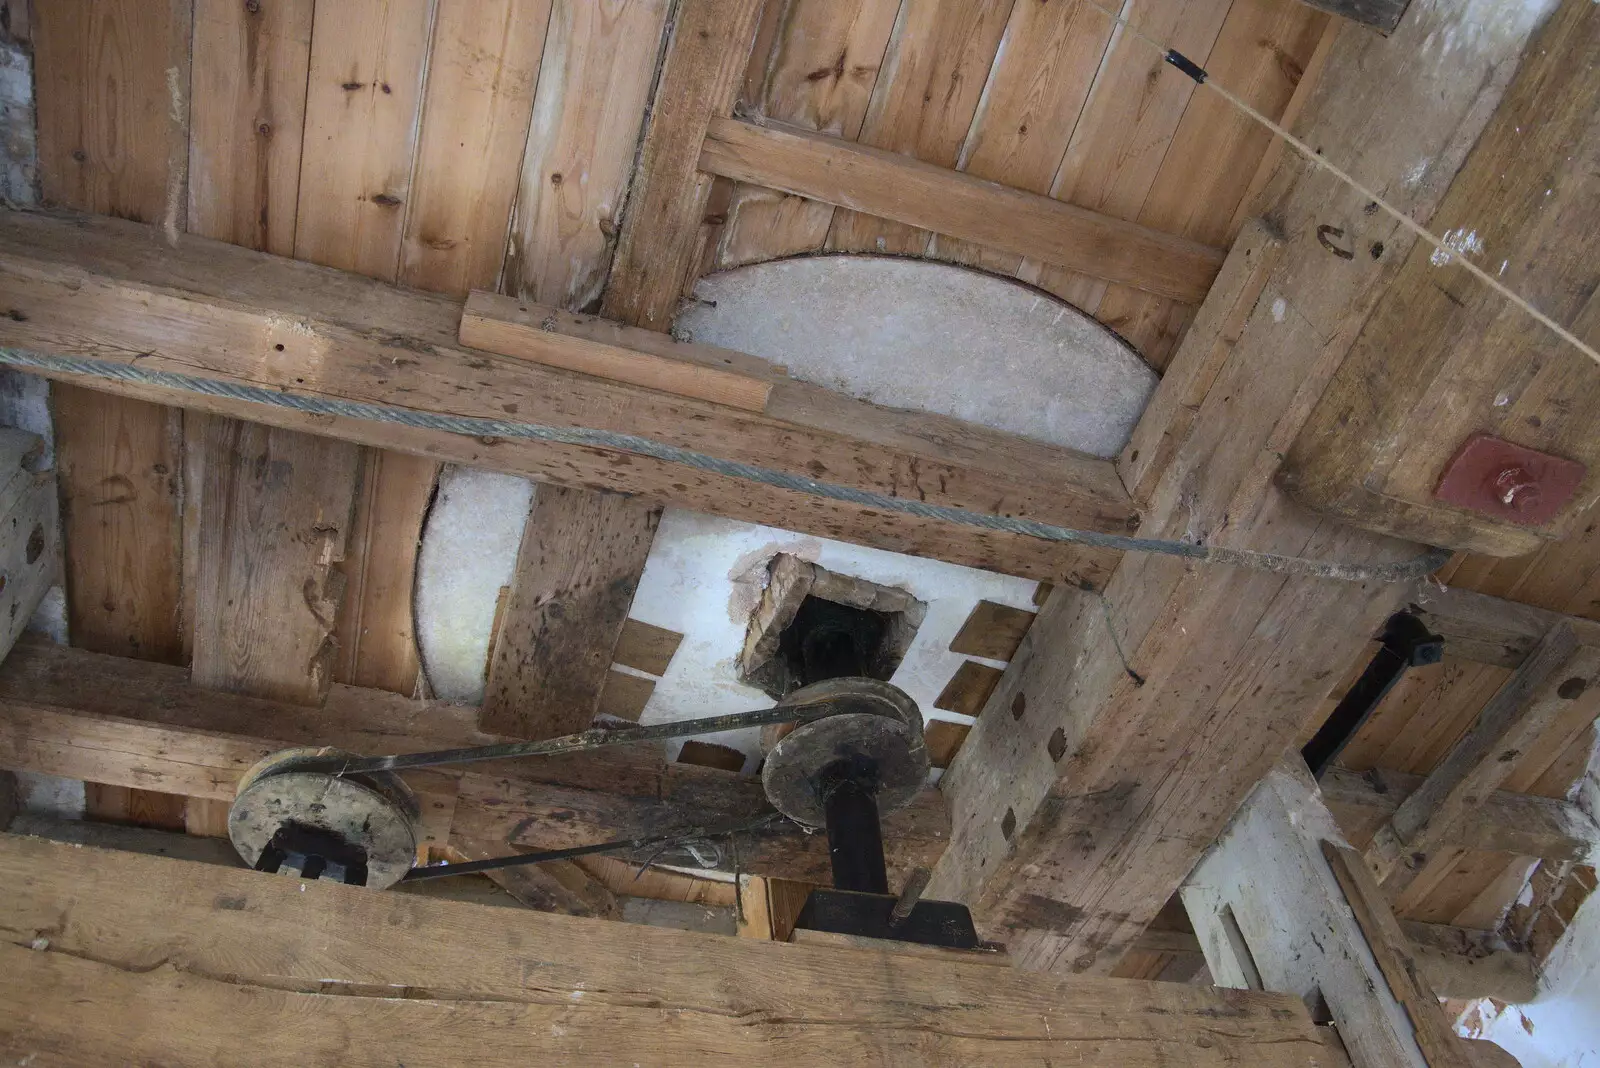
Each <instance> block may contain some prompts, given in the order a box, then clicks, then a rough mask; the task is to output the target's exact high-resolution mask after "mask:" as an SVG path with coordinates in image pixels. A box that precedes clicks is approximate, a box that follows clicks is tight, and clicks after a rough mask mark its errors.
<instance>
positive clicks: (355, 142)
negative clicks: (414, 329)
mask: <svg viewBox="0 0 1600 1068" xmlns="http://www.w3.org/2000/svg"><path fill="white" fill-rule="evenodd" d="M432 7H433V5H432V3H431V2H430V0H347V2H344V3H337V4H317V5H316V18H315V21H314V24H313V26H312V33H311V66H310V76H309V77H310V80H309V83H308V88H307V91H306V126H305V143H304V148H303V154H302V156H301V160H300V199H299V208H298V211H297V214H296V234H295V248H294V254H295V256H296V257H298V258H299V259H303V260H310V261H312V262H313V263H321V264H325V265H327V266H330V267H341V268H344V269H345V270H350V271H357V272H359V273H361V274H366V275H371V276H372V277H374V278H382V279H385V280H388V281H393V280H394V278H395V276H396V273H397V272H398V270H399V267H400V248H401V240H402V236H403V233H404V227H405V216H406V210H407V209H406V204H407V203H408V202H409V201H410V199H411V178H412V157H413V156H414V155H415V150H416V143H417V140H416V139H417V124H418V122H417V116H418V114H419V110H420V107H421V98H422V83H423V78H424V72H425V69H426V60H427V54H428V37H429V29H430V23H431V21H432Z"/></svg>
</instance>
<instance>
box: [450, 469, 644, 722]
mask: <svg viewBox="0 0 1600 1068" xmlns="http://www.w3.org/2000/svg"><path fill="white" fill-rule="evenodd" d="M660 519H661V511H660V509H659V508H656V507H654V506H652V505H651V504H650V503H649V502H647V501H642V500H639V499H637V498H632V497H623V496H620V495H617V494H614V493H594V492H591V491H587V490H572V489H564V488H562V487H559V486H548V485H547V486H540V487H538V489H537V490H536V492H535V496H534V505H533V510H532V512H531V513H530V514H529V516H528V522H527V526H526V527H525V528H524V530H523V533H522V545H521V547H520V548H519V549H518V551H517V565H516V571H515V572H514V574H513V576H512V580H511V592H510V595H509V597H508V598H507V600H506V604H505V610H504V612H503V613H502V614H501V617H500V627H499V632H498V634H497V635H496V637H495V642H494V649H493V651H492V652H491V653H490V655H489V674H488V681H487V682H486V683H485V686H484V693H483V713H482V719H481V722H482V724H483V728H484V729H485V730H488V731H492V732H494V733H496V734H506V735H510V736H512V737H516V738H530V739H539V738H554V737H557V736H558V735H562V734H572V733H575V732H577V731H581V730H584V729H585V728H587V727H588V726H589V724H590V722H591V721H592V720H593V719H594V715H595V712H596V711H598V709H599V704H600V690H601V687H602V686H603V685H604V684H605V681H606V675H607V672H608V670H609V669H610V667H611V663H612V653H613V651H614V650H615V649H616V647H617V640H618V639H619V638H620V637H621V635H622V626H623V623H624V622H626V620H627V618H628V609H629V608H630V607H632V605H633V591H634V590H636V589H637V588H638V586H639V576H640V575H641V574H642V573H643V572H644V562H645V558H646V557H647V556H648V555H649V554H650V545H651V543H652V542H653V541H654V540H655V533H656V524H657V523H658V522H660Z"/></svg>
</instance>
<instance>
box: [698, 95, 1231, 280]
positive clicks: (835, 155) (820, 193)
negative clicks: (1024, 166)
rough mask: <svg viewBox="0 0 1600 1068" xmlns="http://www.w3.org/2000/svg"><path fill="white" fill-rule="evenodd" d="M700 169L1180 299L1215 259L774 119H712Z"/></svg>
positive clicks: (1111, 221)
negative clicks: (771, 121)
mask: <svg viewBox="0 0 1600 1068" xmlns="http://www.w3.org/2000/svg"><path fill="white" fill-rule="evenodd" d="M700 169H701V170H703V171H707V172H709V173H711V174H720V175H723V176H724V177H728V178H733V179H737V180H739V181H742V182H749V183H751V184H754V185H760V186H767V187H770V188H773V189H778V190H781V191H783V192H786V193H790V194H793V195H795V196H799V197H804V198H805V199H808V200H816V201H821V202H823V203H826V204H833V205H836V206H838V207H842V208H849V209H851V210H853V211H857V212H864V213H866V214H868V215H872V216H875V217H877V218H880V219H891V220H894V221H896V222H900V223H905V224H909V225H912V226H917V227H920V228H922V229H925V230H933V231H936V232H938V233H941V234H949V235H951V236H952V237H955V238H958V239H960V240H964V241H969V242H972V243H973V244H977V245H982V246H986V247H989V248H995V249H999V250H1001V251H1003V252H1010V253H1013V254H1014V255H1017V256H1022V257H1028V258H1032V259H1037V260H1040V261H1042V262H1046V263H1050V264H1052V265H1055V266H1059V267H1066V268H1069V269H1072V270H1076V271H1079V272H1080V273H1084V274H1089V275H1093V276H1095V277H1098V278H1102V279H1105V280H1107V281H1111V282H1122V283H1126V284H1128V285H1131V286H1133V287H1135V288H1137V289H1143V290H1147V291H1150V292H1153V293H1156V294H1158V295H1161V296H1167V297H1174V298H1176V299H1178V300H1183V301H1191V302H1193V301H1198V300H1199V299H1200V298H1201V297H1203V296H1205V294H1206V291H1207V290H1208V289H1209V288H1210V286H1211V280H1212V278H1213V277H1215V275H1216V271H1217V268H1218V267H1219V266H1221V263H1222V253H1221V251H1220V250H1217V249H1213V248H1208V247H1206V246H1204V245H1200V244H1199V243H1197V242H1192V241H1188V240H1186V239H1183V238H1175V237H1172V236H1170V235H1168V234H1163V233H1160V232H1158V231H1154V230H1149V229H1147V228H1144V227H1140V226H1137V225H1135V224H1133V223H1127V222H1123V221H1122V220H1121V219H1115V218H1112V217H1110V216H1105V215H1098V214H1096V213H1094V212H1090V211H1086V210H1084V209H1082V208H1077V207H1074V206H1072V205H1070V204H1064V203H1062V202H1061V201H1058V200H1052V199H1051V198H1049V197H1045V196H1040V195H1038V194H1035V193H1029V192H1026V191H1024V190H1018V189H1013V188H1011V187H1009V186H1005V185H1002V184H1000V183H997V182H986V181H983V180H982V179H978V178H973V177H970V176H966V175H963V174H961V173H960V172H958V171H953V170H948V169H946V168H943V167H939V166H935V165H933V164H928V163H921V162H918V161H917V160H914V159H907V158H906V157H905V156H902V155H899V154H897V153H895V152H891V151H888V150H885V149H879V148H872V147H869V146H865V145H857V144H852V143H850V142H848V141H842V140H840V139H838V138H833V137H827V136H825V135H823V134H815V133H808V132H806V131H804V130H799V129H794V128H790V127H784V126H779V125H776V124H772V125H766V126H761V125H756V124H755V123H751V122H744V121H741V120H738V119H718V120H714V121H713V122H712V123H711V126H710V128H709V131H708V133H707V136H706V142H705V149H704V151H702V153H701V155H700Z"/></svg>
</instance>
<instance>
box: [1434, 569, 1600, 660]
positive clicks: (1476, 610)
mask: <svg viewBox="0 0 1600 1068" xmlns="http://www.w3.org/2000/svg"><path fill="white" fill-rule="evenodd" d="M1411 605H1412V607H1413V608H1414V609H1416V610H1417V611H1418V612H1419V613H1420V614H1421V616H1422V617H1423V620H1424V621H1425V622H1426V623H1427V625H1428V629H1429V630H1432V631H1433V632H1434V633H1435V634H1438V635H1439V636H1440V637H1442V638H1444V641H1445V650H1446V651H1447V652H1448V653H1449V654H1450V655H1451V656H1454V657H1461V658H1463V659H1466V660H1473V661H1476V662H1477V663H1480V664H1494V665H1496V666H1498V667H1508V668H1514V667H1519V666H1521V664H1522V662H1523V661H1524V660H1526V659H1528V656H1529V654H1531V653H1532V652H1533V650H1534V647H1535V646H1537V645H1538V644H1539V641H1540V639H1542V638H1543V637H1544V636H1545V635H1546V634H1548V633H1549V632H1550V631H1551V630H1552V629H1554V628H1555V627H1556V626H1557V625H1558V624H1561V623H1566V624H1567V625H1568V626H1570V627H1572V629H1573V631H1574V633H1576V634H1577V635H1578V636H1579V638H1580V640H1582V641H1583V643H1584V644H1585V645H1600V623H1595V622H1593V621H1591V620H1587V619H1579V618H1578V617H1576V616H1565V615H1562V614H1561V613H1560V612H1552V611H1550V610H1548V609H1545V608H1536V607H1534V606H1533V605H1531V604H1519V603H1518V602H1516V601H1506V600H1502V599H1501V598H1499V597H1490V596H1489V595H1487V594H1483V593H1477V592H1474V591H1473V590H1469V589H1466V588H1464V587H1460V586H1451V587H1448V588H1446V589H1440V588H1439V587H1438V585H1437V584H1435V583H1432V582H1423V583H1419V584H1418V587H1417V590H1416V591H1415V592H1414V593H1413V594H1412V600H1411Z"/></svg>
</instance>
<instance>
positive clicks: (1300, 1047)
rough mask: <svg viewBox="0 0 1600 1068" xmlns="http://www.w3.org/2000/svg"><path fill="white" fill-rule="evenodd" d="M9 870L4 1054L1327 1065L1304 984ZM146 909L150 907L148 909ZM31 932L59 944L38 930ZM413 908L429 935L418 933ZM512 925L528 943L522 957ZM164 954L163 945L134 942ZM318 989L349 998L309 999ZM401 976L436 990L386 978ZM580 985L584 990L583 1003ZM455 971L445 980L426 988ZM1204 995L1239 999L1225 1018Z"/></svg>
mask: <svg viewBox="0 0 1600 1068" xmlns="http://www.w3.org/2000/svg"><path fill="white" fill-rule="evenodd" d="M0 866H3V868H4V871H5V877H6V882H7V885H12V886H16V887H18V888H19V890H18V893H17V894H15V895H8V899H7V901H6V903H5V905H4V910H5V916H4V923H5V927H6V928H7V930H8V931H11V932H22V934H8V935H6V941H5V945H4V946H3V947H0V950H3V953H4V957H5V964H6V967H5V968H4V970H3V971H4V974H5V979H4V984H5V989H4V992H3V994H4V997H5V1000H6V1003H7V1004H8V1005H10V1006H12V1007H13V1010H14V1018H17V1019H19V1020H21V1021H24V1023H25V1026H20V1027H17V1028H14V1029H9V1030H8V1031H7V1033H6V1034H5V1035H4V1036H3V1037H0V1049H3V1050H4V1052H5V1054H6V1055H7V1056H8V1057H12V1058H13V1059H21V1058H23V1057H25V1056H27V1055H28V1054H29V1053H30V1052H37V1053H38V1054H39V1056H38V1058H37V1063H38V1064H39V1065H40V1066H41V1068H43V1066H45V1065H58V1064H69V1063H70V1064H79V1065H90V1064H93V1065H100V1064H114V1063H126V1062H127V1061H128V1060H130V1059H132V1060H136V1061H142V1062H148V1063H189V1062H192V1061H195V1060H205V1059H216V1057H218V1056H224V1057H225V1056H226V1054H225V1053H220V1052H219V1050H221V1049H222V1046H219V1045H218V1043H219V1042H221V1043H223V1045H225V1046H226V1047H228V1048H230V1049H231V1048H234V1047H235V1046H238V1047H239V1048H248V1049H250V1050H252V1054H251V1056H252V1058H254V1061H255V1063H259V1064H262V1065H263V1066H273V1065H288V1064H303V1063H305V1062H306V1061H307V1060H308V1059H310V1060H324V1061H340V1062H360V1061H361V1060H363V1059H365V1060H366V1061H367V1062H368V1063H376V1062H377V1061H378V1060H382V1061H383V1062H385V1063H389V1062H392V1061H393V1060H395V1059H396V1058H399V1059H404V1060H406V1061H407V1062H420V1063H434V1062H438V1063H444V1062H449V1061H451V1060H457V1059H459V1058H460V1057H461V1056H462V1052H463V1051H467V1053H468V1055H469V1056H470V1058H471V1059H472V1060H473V1061H474V1062H475V1063H481V1064H484V1065H488V1066H500V1065H511V1064H522V1063H526V1062H527V1060H528V1058H529V1057H530V1056H532V1057H535V1058H539V1059H544V1060H556V1061H561V1060H569V1061H584V1060H587V1061H591V1062H601V1063H630V1064H631V1063H679V1062H683V1061H688V1060H692V1061H694V1062H695V1063H702V1064H719V1065H731V1064H751V1063H759V1064H771V1065H798V1064H815V1063H818V1062H819V1061H822V1062H824V1063H841V1064H842V1063H852V1064H890V1063H900V1062H902V1061H904V1060H906V1059H908V1058H909V1059H911V1060H918V1059H925V1058H926V1059H933V1060H938V1061H946V1062H950V1063H957V1062H964V1063H983V1064H993V1065H996V1066H1010V1065H1019V1064H1024V1063H1026V1064H1030V1065H1036V1064H1039V1063H1041V1062H1042V1061H1043V1060H1045V1059H1049V1060H1052V1061H1056V1062H1060V1063H1068V1062H1070V1061H1072V1060H1075V1059H1076V1060H1082V1059H1085V1058H1088V1059H1104V1058H1111V1059H1114V1060H1115V1061H1116V1062H1117V1063H1121V1064H1126V1065H1129V1066H1130V1068H1151V1066H1154V1065H1156V1064H1160V1063H1171V1062H1173V1061H1175V1060H1182V1061H1183V1062H1184V1063H1186V1064H1191V1065H1195V1066H1196V1068H1207V1066H1213V1065H1227V1064H1237V1063H1240V1062H1241V1060H1247V1061H1248V1062H1249V1063H1252V1064H1256V1065H1260V1066H1261V1068H1289V1066H1293V1068H1308V1066H1311V1065H1315V1064H1317V1063H1319V1061H1318V1057H1319V1056H1320V1043H1319V1042H1318V1039H1317V1037H1316V1035H1315V1031H1314V1027H1313V1025H1312V1023H1311V1021H1310V1017H1309V1015H1308V1014H1307V1013H1306V1010H1305V1008H1304V1006H1303V1005H1300V1004H1299V1003H1298V1002H1297V1001H1296V999H1294V998H1293V997H1288V996H1284V995H1278V994H1260V993H1239V992H1229V991H1212V990H1206V989H1202V988H1199V987H1187V986H1181V985H1178V984H1155V983H1143V982H1135V981H1109V980H1098V979H1053V978H1046V977H1041V976H1026V975H1021V974H1017V973H1013V972H1010V971H1006V970H1001V969H997V968H990V967H974V968H970V969H968V968H964V967H961V966H954V967H952V966H951V965H950V964H949V963H948V962H945V961H936V960H926V959H923V958H920V957H914V956H906V955H902V954H898V953H888V952H878V951H868V950H859V949H850V950H845V949H832V948H828V949H824V948H813V947H808V946H791V945H777V944H773V943H769V942H763V941H758V940H754V939H736V938H720V937H715V936H709V935H701V934H695V933H691V932H685V931H673V930H666V929H661V928H654V927H643V926H636V925H627V926H624V925H619V924H609V923H605V922H602V921H596V920H591V919H583V918H579V917H568V916H551V915H545V914H540V913H533V912H523V911H518V910H510V909H490V908H483V907H481V906H477V905H472V904H467V903H463V902H454V901H444V900H428V899H416V898H411V897H408V896H406V895H398V894H373V893H370V892H366V891H363V890H361V889H359V888H356V887H345V886H339V885H334V884H330V883H321V882H317V883H304V884H302V883H299V882H297V881H294V880H285V879H268V878H265V877H263V876H261V875H260V874H258V873H255V872H248V871H236V870H230V869H226V868H218V867H212V866H208V865H196V864H186V863H183V862H180V861H174V860H169V859H166V858H161V857H141V856H136V855H130V854H117V853H109V852H104V851H99V850H94V849H89V848H84V849H74V848H72V847H70V846H64V845H59V844H56V843H49V842H36V841H28V840H22V839H17V838H8V839H5V840H4V841H3V842H0ZM69 898H70V899H71V900H72V901H73V905H72V907H71V909H69V910H68V919H67V920H66V921H65V922H63V921H62V916H63V906H64V904H65V902H66V901H68V900H69ZM156 914H159V915H162V916H163V917H165V922H163V923H162V924H159V925H152V924H150V923H149V922H148V917H149V916H151V915H156ZM140 917H144V921H142V922H141V920H140ZM46 928H49V929H50V933H49V935H48V937H47V939H46V940H47V942H48V945H49V948H48V949H46V950H33V949H30V948H28V946H29V945H30V943H31V941H32V939H33V938H34V937H35V932H42V931H43V930H44V929H46ZM417 930H427V931H430V932H432V933H433V934H434V935H435V936H436V938H437V944H434V943H433V942H432V941H431V940H430V941H429V942H426V943H425V942H424V941H422V940H419V939H417V938H416V936H415V932H416V931H417ZM195 931H204V932H205V933H206V936H205V937H204V938H199V939H197V938H194V937H192V933H193V932H195ZM528 945H537V946H538V947H539V949H538V969H537V971H538V974H537V975H536V976H533V977H531V978H530V976H529V975H528V974H527V968H528V957H527V952H526V949H525V948H523V947H526V946H528ZM163 959H164V960H167V961H169V962H170V963H171V964H172V967H170V968H158V969H153V970H152V969H148V968H145V967H144V966H143V965H142V964H141V963H139V962H148V961H150V960H163ZM241 962H244V963H241ZM241 969H243V970H242V971H241ZM230 977H231V978H232V980H233V981H225V980H226V979H228V978H230ZM329 990H336V991H338V992H339V993H341V994H345V995H348V996H344V997H328V996H325V992H326V991H329ZM396 990H412V991H423V992H427V993H428V994H429V995H431V996H429V997H420V998H418V997H398V998H397V997H396V996H395V991H396ZM574 990H582V991H585V992H586V996H585V997H582V998H578V999H574V998H572V997H571V996H570V995H571V993H572V991H574ZM446 991H448V992H452V997H451V998H450V999H448V1000H444V1001H441V1000H440V999H439V997H438V996H437V995H438V993H439V992H446ZM616 991H625V993H616ZM488 1006H493V1008H492V1011H491V1009H490V1008H489V1007H488ZM663 1012H666V1013H668V1014H669V1015H678V1014H689V1015H692V1016H693V1017H694V1018H695V1019H696V1021H697V1022H696V1026H695V1027H694V1028H692V1029H689V1030H682V1029H679V1028H674V1027H667V1028H662V1027H661V1026H660V1021H661V1018H662V1013H663ZM286 1013H287V1014H292V1016H293V1018H294V1020H295V1021H296V1023H295V1034H296V1039H295V1042H294V1043H293V1044H292V1048H290V1045H288V1044H285V1043H283V1042H281V1041H275V1040H274V1039H273V1037H272V1036H274V1035H279V1036H281V1028H282V1024H283V1020H284V1019H285V1014H286ZM1219 1014H1225V1015H1226V1017H1227V1018H1228V1021H1229V1025H1228V1034H1227V1036H1226V1038H1225V1039H1221V1040H1219V1039H1217V1038H1215V1037H1214V1036H1215V1034H1216V1018H1217V1016H1218V1015H1219ZM702 1017H703V1019H702ZM752 1018H754V1019H773V1020H782V1021H784V1022H783V1023H781V1024H766V1023H755V1024H752V1022H751V1020H752ZM134 1020H137V1022H138V1023H137V1026H135V1025H134V1023H133V1021H134ZM813 1021H818V1022H813ZM841 1021H844V1022H842V1023H841ZM1047 1024H1048V1031H1047V1030H1046V1025H1047ZM221 1035H226V1036H227V1037H226V1039H220V1038H218V1037H217V1036H221Z"/></svg>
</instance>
